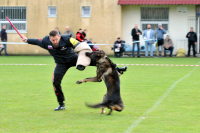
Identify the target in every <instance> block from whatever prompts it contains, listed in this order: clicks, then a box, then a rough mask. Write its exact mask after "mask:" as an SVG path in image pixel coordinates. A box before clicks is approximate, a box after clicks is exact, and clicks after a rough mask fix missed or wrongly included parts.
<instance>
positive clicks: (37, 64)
mask: <svg viewBox="0 0 200 133" xmlns="http://www.w3.org/2000/svg"><path fill="white" fill-rule="evenodd" d="M4 65H5V66H22V65H24V66H36V65H37V66H42V65H47V64H0V66H4Z"/></svg>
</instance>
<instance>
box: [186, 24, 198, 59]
mask: <svg viewBox="0 0 200 133" xmlns="http://www.w3.org/2000/svg"><path fill="white" fill-rule="evenodd" d="M186 38H188V55H187V57H190V48H191V46H192V49H193V56H194V57H197V56H196V52H195V45H196V44H197V34H196V33H195V32H194V31H193V27H191V28H190V32H188V33H187V35H186Z"/></svg>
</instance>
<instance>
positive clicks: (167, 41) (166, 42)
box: [164, 35, 174, 57]
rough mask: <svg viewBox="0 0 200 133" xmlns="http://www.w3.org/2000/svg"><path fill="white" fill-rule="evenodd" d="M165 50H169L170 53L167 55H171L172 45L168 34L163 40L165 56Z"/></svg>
mask: <svg viewBox="0 0 200 133" xmlns="http://www.w3.org/2000/svg"><path fill="white" fill-rule="evenodd" d="M165 50H170V55H169V56H170V57H172V53H173V50H174V47H173V42H172V40H171V39H170V37H169V35H167V36H166V39H165V40H164V56H166V52H165Z"/></svg>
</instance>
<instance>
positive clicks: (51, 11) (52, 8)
mask: <svg viewBox="0 0 200 133" xmlns="http://www.w3.org/2000/svg"><path fill="white" fill-rule="evenodd" d="M48 17H57V8H56V6H49V7H48Z"/></svg>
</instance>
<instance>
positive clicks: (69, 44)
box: [22, 30, 127, 111]
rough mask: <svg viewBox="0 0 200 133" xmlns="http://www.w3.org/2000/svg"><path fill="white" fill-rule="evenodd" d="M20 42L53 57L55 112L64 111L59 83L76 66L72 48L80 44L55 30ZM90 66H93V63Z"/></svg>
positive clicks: (123, 69)
mask: <svg viewBox="0 0 200 133" xmlns="http://www.w3.org/2000/svg"><path fill="white" fill-rule="evenodd" d="M22 40H23V41H24V42H28V43H29V44H33V45H38V46H40V47H42V48H44V49H46V50H48V52H49V53H50V54H51V55H52V56H53V57H54V60H55V63H56V67H55V70H54V74H53V79H52V82H53V88H54V90H55V94H56V96H57V100H58V102H59V106H58V107H57V108H56V109H55V111H59V110H64V109H65V104H64V102H63V101H65V97H64V94H63V92H62V88H61V81H62V79H63V76H64V75H65V73H66V72H67V70H68V69H69V68H70V67H72V66H76V62H77V59H78V55H77V53H75V52H74V50H73V48H75V47H76V46H78V45H79V44H80V43H79V41H77V40H76V39H74V38H71V37H70V36H69V35H59V33H58V31H57V30H52V31H51V32H50V33H49V36H45V37H44V38H43V39H27V38H26V37H24V38H23V39H22ZM90 65H91V66H95V64H94V63H93V62H91V64H90ZM126 69H127V67H123V68H117V70H118V72H123V71H126Z"/></svg>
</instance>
